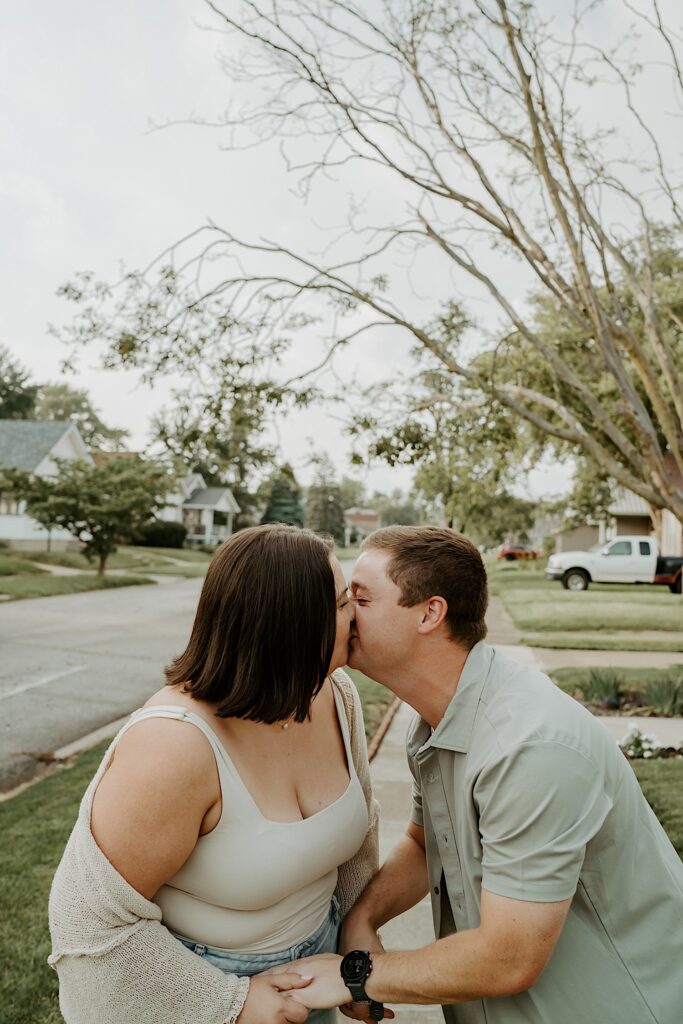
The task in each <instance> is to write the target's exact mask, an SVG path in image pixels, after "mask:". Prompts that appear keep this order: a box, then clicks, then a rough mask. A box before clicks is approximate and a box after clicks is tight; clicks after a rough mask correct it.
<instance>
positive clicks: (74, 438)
mask: <svg viewBox="0 0 683 1024" xmlns="http://www.w3.org/2000/svg"><path fill="white" fill-rule="evenodd" d="M57 459H73V460H76V459H79V460H81V461H83V462H87V463H89V464H90V465H92V464H93V460H92V457H91V456H90V453H89V452H88V449H87V448H86V445H85V442H84V441H83V438H82V437H81V435H80V433H79V431H78V428H77V427H76V426H75V425H74V424H73V423H70V422H68V421H66V420H54V421H47V420H46V421H44V422H43V421H38V420H0V471H1V470H2V469H21V470H25V471H27V472H29V473H35V474H36V476H40V477H47V478H49V477H51V476H55V474H56V472H57V462H56V460H57ZM0 540H3V541H5V542H6V543H8V544H9V545H10V547H13V548H24V549H30V548H46V549H50V548H53V549H55V550H62V551H63V550H66V549H67V548H73V549H76V550H78V549H80V547H81V544H80V543H79V541H77V540H76V539H75V538H74V537H73V536H72V535H71V534H70V533H69V532H68V531H67V530H62V529H55V530H50V531H48V530H46V529H45V527H44V526H41V525H40V523H37V522H36V520H35V519H32V518H31V517H30V516H29V515H27V514H26V506H25V502H23V501H22V500H21V499H20V498H18V497H17V496H16V495H14V494H12V493H11V492H0Z"/></svg>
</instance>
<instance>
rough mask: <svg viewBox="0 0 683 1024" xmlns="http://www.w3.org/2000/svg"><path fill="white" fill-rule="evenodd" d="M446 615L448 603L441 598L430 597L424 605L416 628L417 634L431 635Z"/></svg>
mask: <svg viewBox="0 0 683 1024" xmlns="http://www.w3.org/2000/svg"><path fill="white" fill-rule="evenodd" d="M447 614H448V603H447V601H446V600H445V598H443V597H430V598H429V600H428V601H427V602H426V604H425V605H424V611H423V613H422V618H421V619H420V624H419V626H418V627H417V631H418V633H422V634H423V636H424V635H425V634H429V633H433V632H434V630H435V629H438V628H439V626H440V625H441V623H442V622H443V621H444V619H445V618H446V615H447Z"/></svg>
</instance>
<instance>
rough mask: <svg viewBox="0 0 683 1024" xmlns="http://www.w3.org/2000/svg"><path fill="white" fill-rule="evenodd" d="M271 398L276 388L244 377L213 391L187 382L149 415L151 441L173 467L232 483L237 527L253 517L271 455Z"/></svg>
mask: <svg viewBox="0 0 683 1024" xmlns="http://www.w3.org/2000/svg"><path fill="white" fill-rule="evenodd" d="M236 372H237V371H236ZM244 372H245V374H246V373H247V372H249V373H252V370H249V371H247V370H246V369H245V371H244ZM270 403H273V404H277V402H276V397H275V390H271V389H270V387H269V386H268V385H266V384H264V383H263V382H262V381H259V380H256V381H254V380H251V379H250V378H248V377H245V379H243V380H242V382H241V384H240V381H239V380H237V379H232V380H231V382H230V387H229V388H226V389H224V390H219V393H218V394H214V393H212V392H211V391H206V390H204V389H201V390H199V391H197V390H193V389H192V388H191V387H189V388H188V389H187V391H185V392H184V393H182V394H181V393H176V394H175V395H174V403H173V406H172V407H169V408H167V409H163V410H162V411H161V412H160V413H159V414H157V415H156V416H154V417H153V419H152V442H153V446H155V447H156V448H157V450H160V451H161V453H162V457H165V458H166V459H167V461H169V462H170V464H171V465H172V466H173V468H174V470H175V472H176V473H186V472H188V471H192V472H197V473H201V474H202V476H203V477H204V479H205V481H206V483H207V484H208V485H215V486H226V485H227V486H229V487H230V488H231V490H232V492H233V494H234V495H235V499H236V500H237V504H238V505H239V506H240V509H241V511H240V513H239V515H238V516H237V517H236V519H235V528H236V529H240V528H241V527H244V526H250V525H252V524H253V523H254V521H258V519H257V518H256V516H257V506H258V504H259V487H258V483H259V477H260V476H261V475H262V474H263V472H264V470H266V469H267V468H268V467H270V466H272V464H273V461H274V458H275V451H274V449H273V447H272V446H271V445H269V444H267V443H266V442H265V441H264V433H265V430H266V427H267V425H268V423H269V417H270V411H269V410H270ZM153 450H154V448H153ZM261 493H262V492H261Z"/></svg>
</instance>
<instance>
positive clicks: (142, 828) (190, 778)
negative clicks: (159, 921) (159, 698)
mask: <svg viewBox="0 0 683 1024" xmlns="http://www.w3.org/2000/svg"><path fill="white" fill-rule="evenodd" d="M220 799H221V790H220V783H219V781H218V770H217V768H216V760H215V757H214V754H213V751H212V749H211V746H210V744H209V742H208V740H207V739H206V737H205V736H204V735H203V733H202V732H200V730H199V729H198V728H197V727H196V726H194V725H191V724H190V723H188V722H182V721H177V720H174V719H168V718H152V719H147V720H146V721H143V722H140V723H138V724H137V725H134V726H132V727H131V728H130V729H128V731H127V732H125V733H124V734H123V736H122V737H121V739H120V741H119V744H118V746H117V747H116V753H115V756H114V760H113V762H112V764H111V765H110V767H109V768H108V769H107V771H106V772H105V773H104V775H103V777H102V779H101V781H100V784H99V786H98V787H97V790H96V791H95V795H94V798H93V805H92V816H91V830H92V834H93V836H94V838H95V841H96V843H97V845H98V846H99V848H100V849H101V850H102V852H103V853H104V855H105V857H106V858H107V860H108V861H109V862H110V864H113V866H114V867H115V868H116V870H117V871H118V872H119V874H120V875H122V876H123V877H124V878H125V879H126V881H127V882H128V883H129V884H130V885H132V887H133V888H134V889H137V891H138V892H140V893H142V895H143V896H145V897H147V899H149V900H151V899H152V898H153V897H154V895H155V893H157V892H158V890H159V889H160V888H161V886H162V885H164V883H165V882H167V881H168V880H169V878H172V877H173V875H174V874H175V873H176V872H177V871H178V870H179V869H180V867H181V866H182V865H183V864H184V863H185V861H186V860H187V858H188V857H189V856H190V854H191V853H192V851H193V849H194V847H195V846H196V843H197V839H198V838H199V835H200V832H201V831H202V824H203V822H204V821H205V819H206V818H207V816H208V815H209V813H210V812H211V810H212V809H214V808H215V806H216V804H217V803H218V802H219V801H220Z"/></svg>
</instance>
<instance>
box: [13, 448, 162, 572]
mask: <svg viewBox="0 0 683 1024" xmlns="http://www.w3.org/2000/svg"><path fill="white" fill-rule="evenodd" d="M13 483H14V487H15V490H16V491H17V493H19V494H20V495H21V497H22V498H23V499H24V500H25V501H26V510H27V512H28V514H29V515H30V516H32V517H33V518H34V519H36V520H37V521H38V522H39V523H41V524H42V525H43V526H45V527H46V529H48V530H49V529H54V528H55V527H61V528H62V529H64V530H68V531H69V533H71V534H73V536H74V537H76V538H77V539H78V540H80V541H82V542H83V544H84V547H83V554H84V555H85V556H86V558H88V559H89V560H91V561H92V560H93V559H97V571H98V573H99V574H100V575H102V574H103V573H104V571H105V568H106V564H107V559H108V558H109V555H111V554H112V553H113V552H114V551H116V546H117V543H119V542H120V541H121V539H122V538H123V539H130V537H131V536H132V534H134V533H135V531H136V530H137V529H138V528H139V527H141V526H143V525H144V524H145V523H147V522H149V521H150V520H151V518H152V516H153V515H154V513H155V512H156V511H157V510H158V509H159V508H161V507H163V504H164V499H165V497H166V495H167V494H168V491H169V489H170V479H169V476H168V473H167V472H166V470H165V469H164V468H163V467H162V466H159V465H158V464H156V463H154V462H149V461H147V460H145V459H142V458H141V457H140V456H133V457H127V458H125V459H124V458H115V457H114V458H109V459H107V460H106V461H104V462H103V463H101V464H100V465H99V466H91V465H89V464H88V463H86V462H81V461H67V460H64V459H60V460H59V461H58V472H57V475H56V476H55V477H53V478H50V479H45V478H41V477H36V476H34V475H32V474H26V473H24V474H18V473H17V474H14V479H13Z"/></svg>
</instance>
